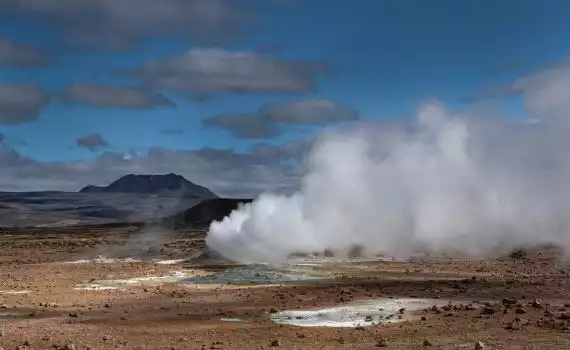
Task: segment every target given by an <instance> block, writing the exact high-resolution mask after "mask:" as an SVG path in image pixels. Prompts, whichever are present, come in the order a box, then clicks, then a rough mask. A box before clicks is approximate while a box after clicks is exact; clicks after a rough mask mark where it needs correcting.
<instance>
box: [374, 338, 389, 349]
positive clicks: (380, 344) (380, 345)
mask: <svg viewBox="0 0 570 350" xmlns="http://www.w3.org/2000/svg"><path fill="white" fill-rule="evenodd" d="M387 346H388V343H387V342H386V339H384V338H380V339H378V342H376V347H377V348H385V347H387Z"/></svg>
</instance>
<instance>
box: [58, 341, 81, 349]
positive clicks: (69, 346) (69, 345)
mask: <svg viewBox="0 0 570 350" xmlns="http://www.w3.org/2000/svg"><path fill="white" fill-rule="evenodd" d="M58 349H59V350H76V349H77V347H76V346H75V345H74V344H73V343H67V344H65V345H63V346H60V347H59V348H58Z"/></svg>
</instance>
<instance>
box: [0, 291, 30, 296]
mask: <svg viewBox="0 0 570 350" xmlns="http://www.w3.org/2000/svg"><path fill="white" fill-rule="evenodd" d="M29 293H30V291H29V290H0V294H8V295H16V294H29Z"/></svg>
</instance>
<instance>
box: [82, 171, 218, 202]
mask: <svg viewBox="0 0 570 350" xmlns="http://www.w3.org/2000/svg"><path fill="white" fill-rule="evenodd" d="M79 192H80V193H138V194H153V195H159V196H168V197H178V198H200V199H206V198H218V196H216V195H215V194H214V193H212V192H211V191H210V190H209V189H207V188H205V187H202V186H199V185H196V184H194V183H192V182H190V181H188V180H186V179H185V178H184V177H183V176H180V175H176V174H166V175H134V174H129V175H126V176H123V177H121V178H120V179H118V180H116V181H115V182H113V183H111V184H110V185H109V186H86V187H84V188H82V189H81V190H79Z"/></svg>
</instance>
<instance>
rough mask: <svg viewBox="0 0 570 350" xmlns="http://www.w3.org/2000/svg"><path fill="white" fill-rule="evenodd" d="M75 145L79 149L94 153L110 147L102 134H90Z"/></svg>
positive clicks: (79, 139) (78, 140)
mask: <svg viewBox="0 0 570 350" xmlns="http://www.w3.org/2000/svg"><path fill="white" fill-rule="evenodd" d="M75 144H76V145H77V147H81V148H87V149H88V150H90V151H92V152H94V151H96V150H98V149H100V148H102V147H106V146H108V145H109V144H108V143H107V141H105V140H104V139H103V137H102V136H101V134H89V135H86V136H84V137H81V138H78V139H77V140H76V141H75Z"/></svg>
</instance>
